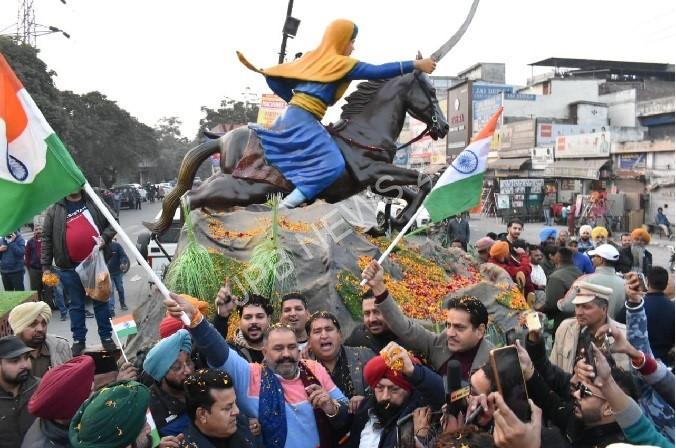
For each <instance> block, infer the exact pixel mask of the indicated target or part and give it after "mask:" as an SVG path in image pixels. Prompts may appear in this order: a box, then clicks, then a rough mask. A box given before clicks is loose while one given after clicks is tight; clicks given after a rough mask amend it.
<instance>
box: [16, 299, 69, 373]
mask: <svg viewBox="0 0 676 448" xmlns="http://www.w3.org/2000/svg"><path fill="white" fill-rule="evenodd" d="M51 318H52V310H51V309H50V308H49V305H47V304H46V303H45V302H27V303H22V304H21V305H17V306H15V307H14V308H13V309H12V311H10V313H9V318H8V320H9V325H10V327H12V331H13V332H14V334H15V335H17V336H18V337H19V338H20V339H21V340H22V341H23V343H24V344H26V346H28V347H29V348H32V349H33V351H32V352H31V353H30V356H31V361H32V367H31V374H32V375H33V376H36V377H42V376H43V375H44V374H45V372H47V370H49V369H50V368H52V367H54V366H58V365H60V364H63V363H65V362H66V361H68V360H69V359H71V358H72V357H73V355H72V354H71V351H70V345H69V344H68V341H67V340H66V339H64V338H62V337H59V336H55V335H52V334H47V325H49V321H50V320H51Z"/></svg>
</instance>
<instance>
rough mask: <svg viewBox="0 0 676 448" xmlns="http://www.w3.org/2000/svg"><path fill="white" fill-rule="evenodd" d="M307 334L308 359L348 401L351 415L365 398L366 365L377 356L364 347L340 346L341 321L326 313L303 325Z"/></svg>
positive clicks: (319, 312)
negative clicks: (313, 360)
mask: <svg viewBox="0 0 676 448" xmlns="http://www.w3.org/2000/svg"><path fill="white" fill-rule="evenodd" d="M306 327H307V334H308V335H309V343H308V357H309V358H310V359H315V360H317V361H319V362H320V363H321V364H322V365H323V366H324V368H326V371H327V372H329V375H330V376H331V379H332V380H333V382H334V383H335V385H336V386H337V387H338V388H339V389H340V390H341V391H343V393H344V394H345V396H346V397H347V398H349V399H350V409H349V411H350V413H351V414H354V413H355V411H356V410H357V409H358V408H359V405H360V404H361V402H362V400H363V399H364V397H365V396H366V387H365V383H364V378H363V376H362V372H363V371H364V365H365V364H366V362H367V361H368V360H369V359H371V358H373V357H374V356H375V355H376V354H375V353H374V352H373V351H371V350H370V349H368V348H366V347H345V346H343V333H342V332H341V331H340V322H338V319H337V318H336V316H334V315H333V314H331V313H329V312H327V311H318V312H316V313H314V314H313V315H312V316H310V320H309V321H308V322H307V324H306Z"/></svg>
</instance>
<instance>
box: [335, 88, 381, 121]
mask: <svg viewBox="0 0 676 448" xmlns="http://www.w3.org/2000/svg"><path fill="white" fill-rule="evenodd" d="M387 81H389V80H388V79H377V80H374V81H366V82H361V83H359V85H358V86H357V90H355V91H354V92H352V93H351V94H349V95H348V96H347V97H346V98H345V101H347V103H346V104H345V105H343V107H342V109H343V112H342V113H341V114H340V118H342V119H343V120H346V119H348V118H350V117H354V116H355V115H358V114H360V113H362V112H363V111H364V108H365V107H366V105H367V104H369V103H370V102H371V101H372V100H373V96H374V95H375V94H376V93H377V92H378V90H380V88H381V87H382V86H384V85H385V83H386V82H387Z"/></svg>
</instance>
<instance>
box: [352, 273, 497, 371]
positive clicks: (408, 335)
mask: <svg viewBox="0 0 676 448" xmlns="http://www.w3.org/2000/svg"><path fill="white" fill-rule="evenodd" d="M362 277H363V278H365V279H366V280H367V282H368V285H369V286H370V287H371V289H372V290H373V294H374V295H375V296H376V304H377V307H378V309H379V310H380V311H381V313H382V315H383V317H384V318H385V320H386V321H387V323H388V324H389V327H390V329H391V330H392V332H393V333H394V334H396V335H397V337H398V338H399V341H400V342H401V345H402V346H403V347H405V348H406V349H408V350H414V351H416V352H419V353H421V354H422V355H423V356H425V357H426V358H427V362H428V365H430V366H431V367H432V368H433V369H434V370H435V371H436V372H437V373H439V374H440V375H442V376H443V375H446V367H447V364H448V361H450V360H451V359H455V360H457V361H459V362H460V366H461V375H462V378H463V380H464V381H469V377H470V375H471V373H472V372H474V371H476V370H477V369H479V368H480V367H481V366H483V365H484V364H486V363H487V362H488V353H489V352H490V350H491V349H492V348H493V344H491V343H490V342H488V341H487V340H486V339H485V338H484V336H485V334H486V326H487V325H488V311H487V310H486V307H485V306H484V305H483V303H481V301H480V300H478V299H477V298H475V297H469V296H464V297H457V298H451V299H450V300H449V301H448V302H447V304H446V308H447V309H448V312H447V315H446V331H444V332H441V333H438V334H437V333H434V332H432V331H429V330H427V329H425V328H424V327H423V326H422V325H420V324H419V323H417V322H414V321H413V320H412V319H409V318H408V317H406V316H404V314H403V313H402V312H401V309H400V308H399V306H398V305H397V304H396V302H395V301H394V299H393V298H392V297H391V296H390V295H389V293H388V291H387V288H385V283H384V281H383V268H382V266H380V265H379V264H378V263H377V262H376V261H375V260H373V261H371V263H370V264H369V265H368V266H367V267H366V269H364V272H363V273H362Z"/></svg>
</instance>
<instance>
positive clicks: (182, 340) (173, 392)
mask: <svg viewBox="0 0 676 448" xmlns="http://www.w3.org/2000/svg"><path fill="white" fill-rule="evenodd" d="M191 350H192V340H191V339H190V333H188V331H187V330H178V331H177V332H176V333H174V334H173V335H171V336H169V337H167V338H164V339H162V340H161V341H160V342H158V343H157V345H155V347H153V348H152V349H151V350H150V351H149V352H148V354H147V355H146V359H145V361H144V362H143V370H144V371H145V372H146V373H147V374H148V375H150V376H151V377H152V378H153V379H154V380H155V383H154V384H153V385H152V386H151V387H150V405H149V407H150V412H151V413H152V415H153V420H155V425H156V426H157V430H158V432H159V433H160V436H162V437H164V436H176V435H178V434H180V433H182V432H183V431H184V430H185V429H186V428H187V426H188V422H189V418H188V414H187V413H186V406H185V391H184V389H183V385H184V383H185V380H186V379H187V378H188V377H189V376H190V375H192V374H193V373H194V371H195V365H194V364H193V362H192V359H191V358H190V353H191Z"/></svg>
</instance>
